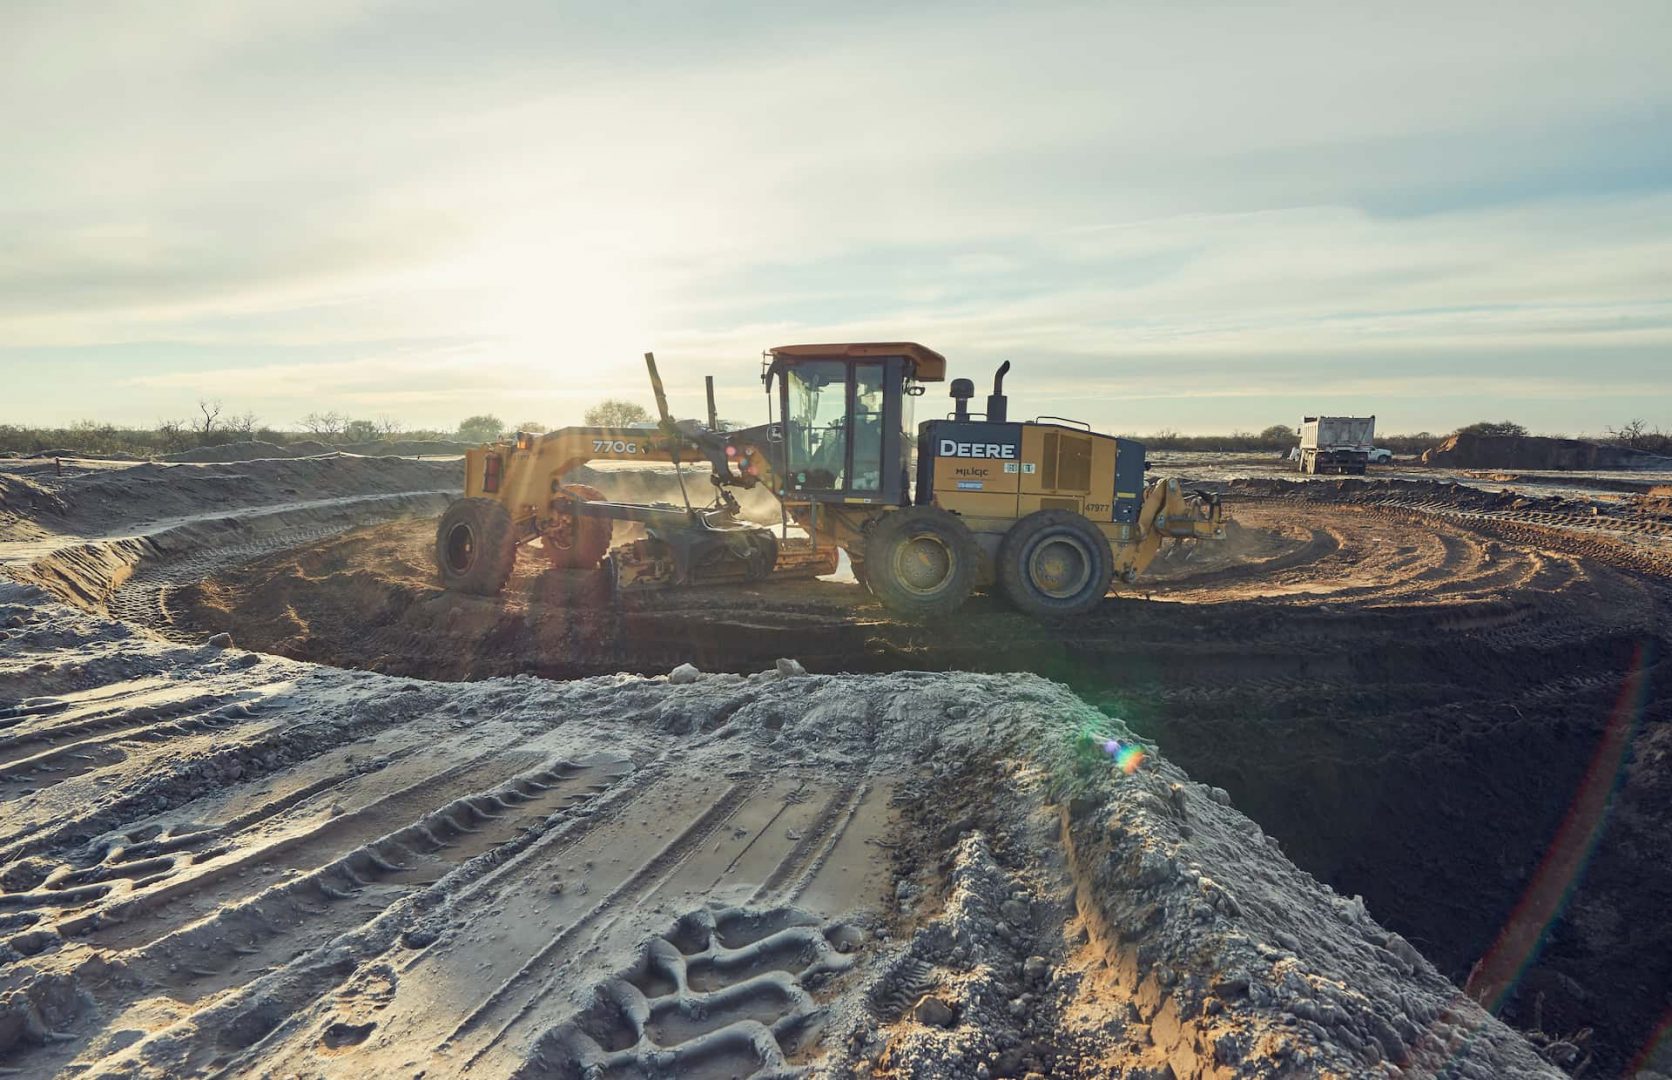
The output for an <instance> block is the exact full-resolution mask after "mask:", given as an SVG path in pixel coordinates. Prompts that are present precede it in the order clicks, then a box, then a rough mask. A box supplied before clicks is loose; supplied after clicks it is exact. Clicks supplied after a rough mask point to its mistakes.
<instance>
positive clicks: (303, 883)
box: [22, 753, 631, 1067]
mask: <svg viewBox="0 0 1672 1080" xmlns="http://www.w3.org/2000/svg"><path fill="white" fill-rule="evenodd" d="M539 758H540V755H537V754H527V753H523V754H517V753H513V754H504V753H491V754H486V755H482V756H481V757H479V758H476V759H473V760H471V761H468V762H464V763H460V764H458V765H455V766H453V767H450V768H446V769H443V770H442V771H440V772H437V773H433V774H431V775H429V776H426V777H424V778H422V779H420V780H419V781H418V782H416V783H413V784H409V785H407V786H405V787H403V788H401V789H399V790H398V791H396V792H393V793H391V794H389V795H385V796H383V797H381V798H377V799H375V800H373V801H371V802H369V803H367V804H366V805H365V806H364V807H362V808H361V809H359V810H356V811H350V812H346V813H342V814H335V815H332V814H328V815H327V816H326V817H325V818H324V819H323V820H320V821H315V822H312V823H308V824H306V826H305V827H304V828H303V829H302V830H301V831H293V832H292V833H291V834H289V835H287V836H285V837H284V838H282V839H280V840H278V841H276V842H272V843H267V844H265V845H261V846H256V847H253V848H250V849H248V850H244V851H240V852H237V853H235V854H234V856H233V857H231V858H227V859H224V860H222V859H218V857H217V856H216V854H215V853H214V852H211V853H210V855H209V858H210V864H209V865H207V866H205V867H204V868H203V869H202V871H201V872H199V873H198V874H196V876H192V877H187V878H184V879H179V880H174V881H169V880H168V875H167V874H166V873H164V874H161V875H159V877H158V878H156V879H153V881H154V882H160V883H159V884H155V885H154V886H153V887H149V888H144V887H141V883H136V891H135V892H134V893H133V894H132V895H130V896H127V897H125V898H119V899H117V900H115V901H114V902H112V903H109V904H106V905H103V906H101V907H99V908H98V909H96V910H93V911H90V912H85V913H82V914H80V915H78V916H76V917H75V918H73V919H70V920H66V921H65V922H62V923H60V924H59V927H58V930H59V932H61V933H63V934H65V935H67V936H69V937H72V938H78V939H84V940H86V941H87V942H88V943H89V944H93V945H96V946H99V947H101V948H102V949H104V950H107V951H108V952H109V953H110V955H112V958H113V959H114V960H115V962H117V963H119V964H120V965H121V968H122V970H123V971H124V972H126V976H125V977H124V978H123V979H121V980H109V979H104V978H100V977H98V976H97V975H96V974H92V973H90V974H89V976H88V977H87V978H86V979H85V980H84V983H85V985H84V986H83V989H84V991H86V992H88V993H90V994H91V995H92V997H93V998H94V999H95V1001H96V1002H97V1008H98V1012H99V1013H101V1014H110V1013H119V1012H120V1011H122V1010H123V1009H125V1008H128V1007H130V1006H132V1005H133V1004H134V1003H135V1001H136V1000H138V998H139V996H140V995H139V991H138V990H137V989H136V987H143V988H145V989H144V992H145V993H162V994H163V995H165V996H166V997H167V998H169V999H170V1000H172V1001H174V1002H178V1003H180V1004H182V1005H184V1006H188V1007H189V1006H190V1005H192V1004H193V1003H195V1002H197V1001H199V1000H201V999H203V998H204V997H206V996H208V995H212V994H215V993H217V992H219V991H222V990H225V989H227V988H229V987H233V986H237V985H240V984H242V983H244V982H247V981H248V980H249V979H251V978H253V977H255V976H257V975H259V974H261V973H262V972H263V971H270V970H275V969H276V968H278V967H281V966H283V965H284V964H286V963H287V962H289V961H291V960H292V958H295V957H299V956H306V955H308V954H310V953H311V952H312V951H314V950H317V949H318V948H320V947H321V946H323V945H325V944H326V943H327V942H329V941H330V940H331V939H332V938H334V937H335V936H337V935H338V934H341V933H344V932H346V931H349V930H352V929H353V928H354V927H356V926H359V925H361V924H362V923H365V922H366V921H368V920H369V919H373V918H375V917H377V916H378V915H379V914H380V913H381V912H383V911H385V910H387V909H388V908H389V907H390V905H392V904H395V903H397V902H399V901H401V900H402V899H403V898H405V897H407V896H410V895H412V894H414V893H415V892H419V891H422V890H423V889H425V888H427V887H429V886H430V885H432V884H434V883H435V882H436V881H439V880H440V879H441V878H443V877H445V876H446V874H447V873H449V872H450V871H451V870H453V869H455V868H457V867H459V866H461V865H463V864H465V863H467V862H469V861H470V860H472V859H475V858H477V857H479V856H483V855H487V854H489V853H491V852H493V851H494V850H495V849H496V848H498V847H500V846H501V845H503V844H505V843H507V842H509V841H512V840H513V839H515V838H516V837H517V836H519V835H521V834H523V833H525V832H526V831H528V830H531V829H535V828H538V827H540V826H541V825H542V824H543V823H544V822H545V821H546V819H547V818H549V817H551V816H553V815H562V814H565V813H568V812H570V811H572V810H573V809H574V808H575V807H577V806H580V805H583V804H584V803H586V802H587V801H588V800H591V799H593V798H595V797H596V796H597V795H598V794H599V793H600V792H601V791H604V790H607V789H608V788H609V787H610V786H611V785H613V784H615V783H616V782H617V781H619V780H620V779H621V778H622V777H624V776H626V775H627V774H628V773H629V772H630V771H631V766H630V763H628V762H627V761H626V760H625V759H622V758H619V757H612V756H609V755H603V756H598V757H595V758H592V759H583V760H579V761H562V760H560V761H556V762H550V763H540V762H539ZM249 818H250V815H246V818H244V819H238V820H236V821H234V822H232V823H229V824H231V825H239V824H243V823H245V822H246V821H247V820H248V819H249ZM214 831H216V832H219V833H220V834H221V839H222V841H223V843H222V850H224V849H225V847H226V840H227V833H228V832H229V831H230V830H228V829H221V830H214ZM184 869H187V870H189V869H192V867H191V866H188V867H186V868H184ZM143 884H145V885H151V884H152V882H146V883H143ZM61 1034H63V1035H65V1036H66V1038H64V1039H61V1040H56V1043H58V1044H62V1045H58V1046H54V1045H52V1044H49V1046H48V1047H46V1048H44V1049H43V1050H41V1051H38V1052H37V1053H36V1054H34V1055H26V1056H25V1057H24V1058H23V1059H22V1060H24V1061H25V1062H26V1063H28V1064H29V1065H30V1066H31V1067H36V1066H39V1067H45V1066H46V1065H47V1064H50V1063H51V1062H53V1061H57V1062H60V1063H62V1062H64V1061H67V1060H68V1055H69V1051H70V1050H71V1049H73V1044H74V1043H75V1042H77V1041H79V1038H78V1036H77V1034H76V1033H75V1032H63V1033H61ZM55 1049H56V1050H57V1052H56V1053H54V1052H53V1051H54V1050H55Z"/></svg>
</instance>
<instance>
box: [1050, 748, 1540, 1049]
mask: <svg viewBox="0 0 1672 1080" xmlns="http://www.w3.org/2000/svg"><path fill="white" fill-rule="evenodd" d="M1087 768H1088V767H1087V765H1086V764H1085V763H1084V762H1081V763H1079V764H1078V765H1077V766H1076V769H1077V771H1078V772H1079V773H1080V774H1081V777H1082V779H1081V781H1079V782H1075V781H1070V782H1069V783H1067V784H1062V783H1060V782H1059V784H1058V785H1057V788H1058V790H1056V791H1054V792H1050V793H1048V794H1047V795H1046V797H1047V798H1049V799H1054V800H1055V801H1056V803H1057V809H1058V814H1059V820H1060V824H1061V828H1062V842H1063V846H1064V849H1065V851H1066V854H1067V859H1068V864H1069V870H1070V874H1071V876H1072V879H1073V882H1074V893H1075V904H1076V907H1077V909H1078V915H1079V917H1080V919H1081V920H1082V921H1083V925H1084V926H1085V928H1086V931H1087V934H1088V937H1089V944H1088V948H1089V949H1090V950H1091V952H1092V953H1093V954H1094V955H1100V956H1101V957H1102V959H1103V962H1104V965H1106V966H1105V967H1104V968H1103V970H1104V971H1105V973H1106V978H1107V979H1108V980H1110V981H1111V982H1112V986H1111V987H1109V988H1108V989H1107V991H1106V992H1108V993H1111V994H1112V996H1115V997H1117V998H1122V999H1125V1000H1127V1001H1129V1002H1130V1003H1131V1005H1132V1008H1133V1011H1134V1013H1135V1015H1136V1017H1137V1018H1138V1019H1139V1020H1140V1021H1141V1022H1142V1023H1143V1024H1145V1025H1147V1026H1148V1033H1149V1040H1150V1042H1151V1044H1152V1049H1153V1052H1154V1054H1155V1056H1156V1057H1157V1058H1158V1059H1159V1060H1157V1061H1156V1062H1155V1065H1156V1066H1157V1068H1160V1067H1161V1066H1162V1064H1163V1063H1164V1064H1165V1066H1166V1067H1167V1068H1170V1069H1171V1073H1172V1075H1174V1076H1176V1077H1177V1078H1179V1080H1197V1078H1200V1080H1220V1078H1229V1077H1234V1076H1249V1075H1259V1076H1280V1075H1281V1076H1288V1075H1350V1076H1367V1075H1382V1074H1383V1073H1384V1072H1391V1071H1392V1070H1393V1069H1397V1070H1402V1071H1410V1072H1414V1073H1415V1074H1417V1075H1429V1076H1480V1077H1489V1076H1490V1077H1499V1076H1528V1077H1550V1078H1557V1077H1561V1076H1563V1075H1564V1074H1563V1073H1562V1072H1560V1071H1559V1070H1558V1069H1556V1068H1555V1067H1554V1066H1552V1065H1549V1064H1548V1063H1546V1062H1545V1061H1543V1060H1542V1059H1541V1058H1539V1057H1538V1055H1537V1054H1536V1053H1535V1052H1534V1051H1533V1049H1532V1048H1531V1047H1530V1046H1529V1045H1528V1044H1527V1043H1526V1042H1525V1041H1524V1040H1523V1039H1522V1038H1521V1037H1520V1036H1519V1035H1517V1034H1516V1033H1515V1032H1513V1031H1511V1030H1510V1029H1509V1028H1508V1027H1506V1026H1504V1025H1503V1024H1502V1023H1500V1022H1499V1021H1497V1020H1495V1019H1493V1018H1492V1017H1491V1016H1489V1015H1488V1014H1487V1013H1486V1012H1485V1011H1484V1010H1483V1009H1481V1008H1480V1006H1479V1005H1477V1004H1476V1003H1475V1002H1474V1001H1472V1000H1471V999H1469V998H1467V997H1466V996H1465V995H1464V994H1463V993H1462V992H1461V991H1459V990H1458V989H1457V988H1456V987H1455V986H1454V985H1452V983H1450V982H1449V981H1448V980H1447V979H1446V978H1445V977H1444V976H1442V975H1441V974H1440V973H1439V972H1438V971H1436V970H1435V969H1434V967H1433V966H1432V965H1431V964H1429V963H1428V961H1427V960H1425V959H1423V957H1422V956H1421V955H1420V954H1419V953H1418V952H1417V950H1416V949H1415V948H1413V947H1412V946H1411V945H1410V944H1409V943H1408V942H1407V941H1405V939H1403V938H1402V937H1400V936H1399V935H1398V934H1394V933H1391V932H1389V931H1387V930H1386V929H1384V928H1383V927H1381V926H1380V925H1378V924H1377V923H1376V922H1375V921H1374V920H1373V919H1372V918H1371V917H1370V915H1369V914H1368V913H1367V912H1366V911H1365V908H1364V904H1363V902H1362V900H1360V899H1359V898H1357V897H1354V898H1351V899H1349V898H1346V897H1342V896H1339V895H1337V894H1336V893H1335V892H1333V891H1332V890H1331V889H1330V888H1329V886H1328V885H1325V884H1322V883H1320V882H1318V881H1316V880H1314V879H1313V878H1312V876H1311V875H1309V874H1307V873H1305V872H1304V871H1301V870H1299V869H1297V868H1296V867H1295V866H1294V865H1293V864H1292V863H1290V862H1289V860H1288V858H1287V857H1286V856H1285V855H1284V854H1283V853H1282V851H1281V849H1280V848H1279V846H1278V844H1277V841H1276V840H1275V839H1273V838H1271V837H1268V836H1266V835H1265V834H1264V833H1263V832H1262V831H1261V829H1260V827H1259V826H1258V825H1257V824H1255V823H1254V822H1253V821H1252V820H1250V819H1249V818H1247V817H1244V816H1243V815H1242V814H1240V813H1238V812H1237V811H1236V810H1235V809H1233V808H1232V807H1231V805H1230V797H1229V796H1228V795H1227V794H1226V793H1225V792H1224V791H1223V790H1221V789H1219V788H1212V787H1208V786H1205V785H1202V784H1198V783H1194V782H1192V781H1190V780H1189V779H1188V777H1186V776H1185V774H1184V773H1183V772H1182V771H1180V770H1178V769H1177V768H1175V767H1174V766H1172V765H1170V764H1168V763H1166V762H1162V761H1159V760H1158V759H1155V758H1150V759H1149V760H1148V761H1147V762H1145V764H1144V766H1143V768H1142V769H1141V770H1139V771H1138V772H1136V773H1135V774H1134V775H1130V776H1128V775H1124V774H1123V772H1122V771H1121V770H1119V769H1118V768H1116V769H1113V770H1110V769H1109V767H1108V766H1107V765H1104V766H1101V768H1102V769H1103V770H1105V771H1108V772H1109V774H1110V775H1109V776H1108V778H1106V779H1103V780H1102V782H1097V783H1092V784H1085V783H1084V782H1083V775H1084V773H1085V772H1086V771H1087ZM1206 867H1212V873H1211V874H1209V873H1208V872H1207V871H1206V870H1205V868H1206Z"/></svg>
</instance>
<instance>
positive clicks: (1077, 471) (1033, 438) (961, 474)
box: [917, 420, 1144, 525]
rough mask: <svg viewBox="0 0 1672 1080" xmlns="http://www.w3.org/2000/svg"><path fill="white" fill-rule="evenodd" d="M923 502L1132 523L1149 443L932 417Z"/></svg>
mask: <svg viewBox="0 0 1672 1080" xmlns="http://www.w3.org/2000/svg"><path fill="white" fill-rule="evenodd" d="M917 468H918V477H917V480H918V493H919V497H918V501H919V502H928V501H929V500H930V497H931V496H932V497H933V498H934V500H935V501H938V502H940V503H941V504H942V505H946V506H948V507H950V508H952V509H956V510H958V512H959V513H963V514H967V515H972V516H982V517H987V516H990V517H1009V518H1016V517H1020V516H1023V515H1026V514H1028V513H1031V512H1033V511H1034V510H1039V509H1061V510H1073V511H1075V512H1076V513H1081V514H1084V515H1085V516H1086V517H1088V518H1091V519H1092V520H1094V521H1100V522H1110V523H1115V524H1122V525H1133V524H1136V523H1137V521H1138V517H1139V513H1140V509H1141V507H1142V503H1143V496H1144V448H1143V445H1142V444H1140V443H1136V442H1133V441H1132V440H1130V439H1117V438H1114V437H1112V436H1109V435H1098V434H1095V433H1093V432H1090V431H1084V430H1081V429H1079V428H1075V427H1069V426H1067V425H1061V424H1033V423H1028V424H1024V423H1003V424H996V423H992V422H990V421H982V420H931V421H930V422H928V423H926V424H924V425H923V426H922V428H921V430H920V431H919V434H918V447H917Z"/></svg>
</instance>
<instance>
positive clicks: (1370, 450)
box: [1300, 416, 1376, 473]
mask: <svg viewBox="0 0 1672 1080" xmlns="http://www.w3.org/2000/svg"><path fill="white" fill-rule="evenodd" d="M1375 453H1376V418H1375V417H1374V416H1307V417H1303V418H1302V421H1301V425H1300V471H1301V472H1303V473H1362V472H1364V468H1365V466H1366V465H1368V464H1370V459H1371V456H1372V455H1373V454H1375Z"/></svg>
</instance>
